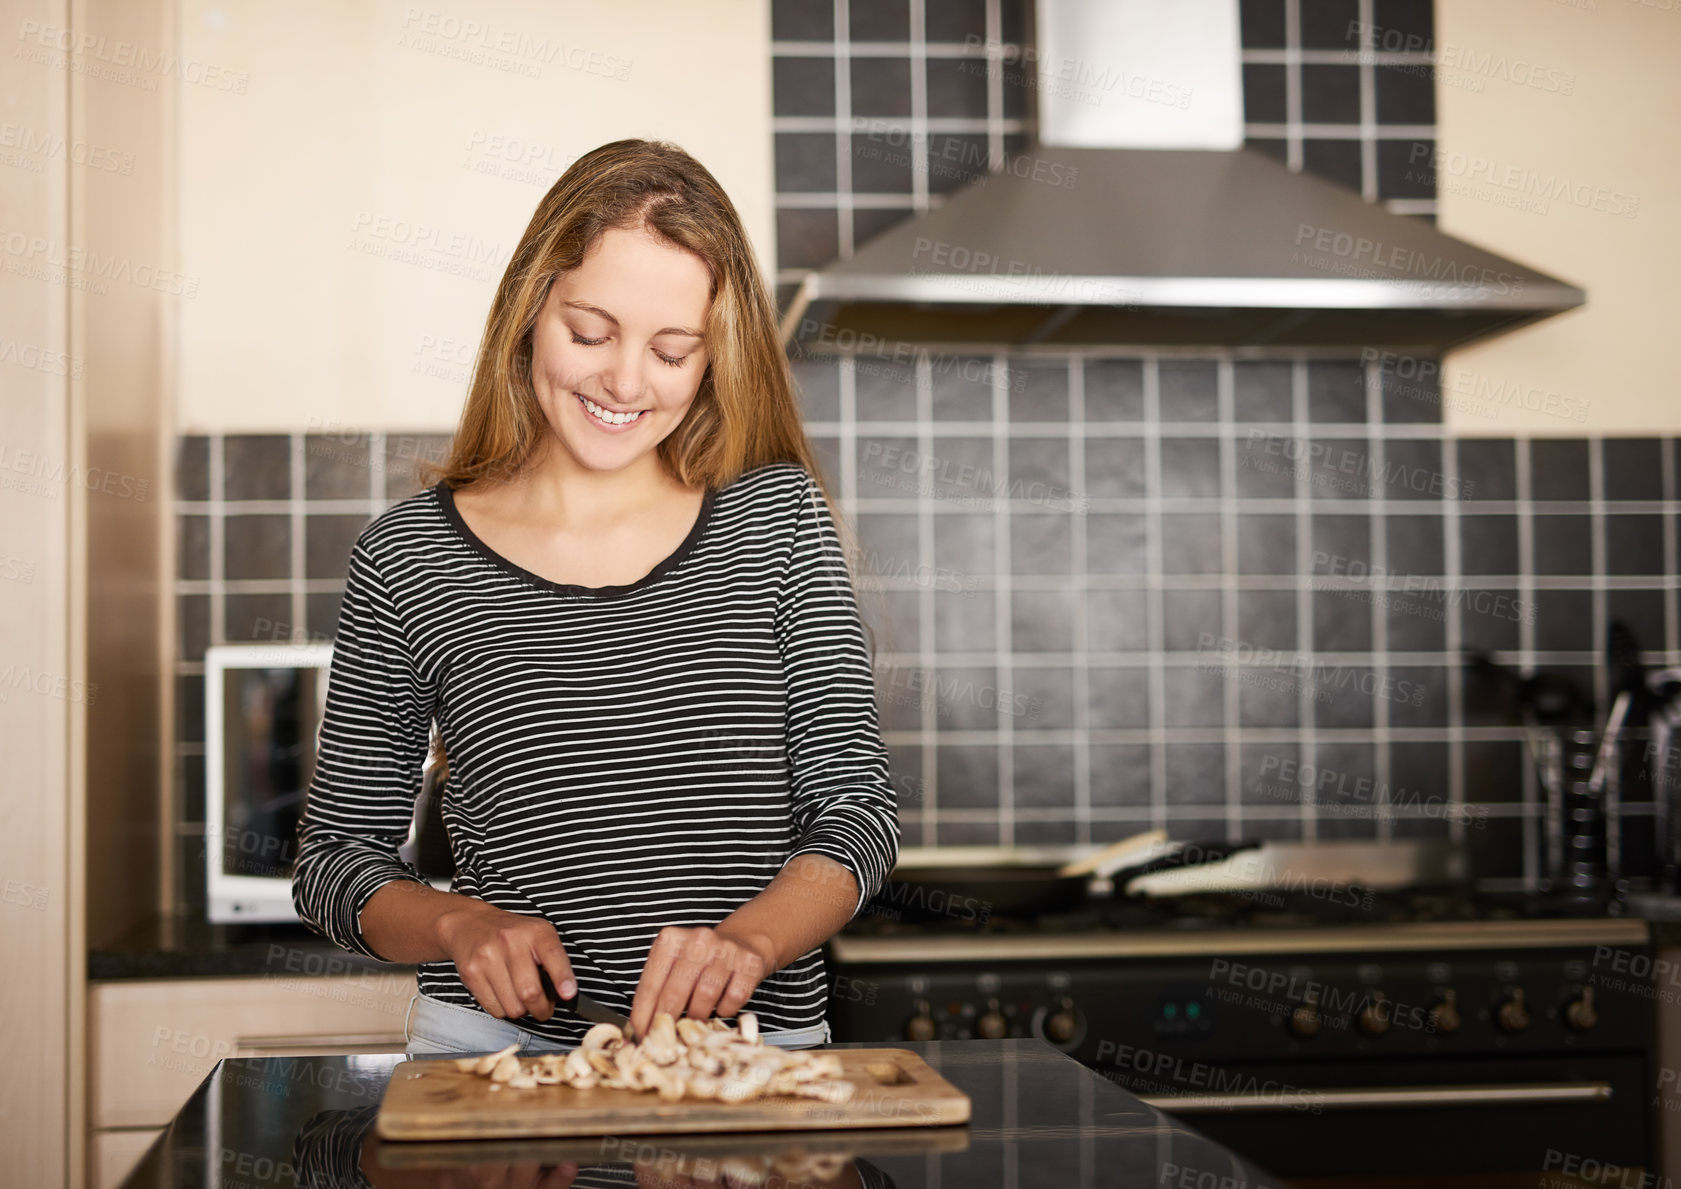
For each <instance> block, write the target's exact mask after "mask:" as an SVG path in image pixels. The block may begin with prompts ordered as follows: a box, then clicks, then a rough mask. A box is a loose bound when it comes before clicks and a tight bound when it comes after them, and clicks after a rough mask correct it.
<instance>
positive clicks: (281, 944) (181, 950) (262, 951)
mask: <svg viewBox="0 0 1681 1189" xmlns="http://www.w3.org/2000/svg"><path fill="white" fill-rule="evenodd" d="M412 969H413V967H411V966H397V965H393V964H391V963H388V962H379V961H376V960H374V959H372V958H367V957H364V956H362V955H361V954H353V953H350V952H349V951H347V950H342V949H340V948H339V947H338V946H336V945H334V944H333V943H332V942H330V941H328V940H327V939H326V938H324V937H322V936H321V935H320V934H318V933H315V932H312V931H311V930H310V929H309V927H308V926H307V925H304V924H302V923H300V922H297V921H290V922H255V921H253V922H251V923H249V924H229V925H213V924H211V923H210V922H209V921H207V920H205V919H204V917H203V916H202V915H197V916H185V915H180V916H159V917H153V918H152V919H150V920H148V921H147V922H145V924H143V925H140V926H139V927H137V928H135V929H132V930H130V931H129V932H128V933H125V934H124V935H123V936H121V937H119V938H116V939H114V940H112V941H109V942H105V943H102V944H100V945H97V946H94V947H92V948H91V949H89V951H88V978H89V979H95V980H98V979H131V978H135V979H145V978H151V979H167V978H196V977H201V976H203V977H214V976H222V977H227V976H236V975H245V976H258V977H263V976H267V977H275V976H279V975H282V974H284V975H287V976H298V975H334V974H347V973H350V972H352V971H364V970H376V971H381V972H384V973H390V972H393V971H408V970H412Z"/></svg>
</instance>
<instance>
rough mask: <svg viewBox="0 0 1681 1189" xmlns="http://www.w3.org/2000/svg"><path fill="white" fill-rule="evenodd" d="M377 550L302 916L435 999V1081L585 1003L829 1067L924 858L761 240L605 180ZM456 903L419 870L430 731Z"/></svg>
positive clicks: (722, 200)
mask: <svg viewBox="0 0 1681 1189" xmlns="http://www.w3.org/2000/svg"><path fill="white" fill-rule="evenodd" d="M428 478H433V479H436V482H434V483H433V485H432V486H430V487H428V488H427V489H426V490H424V491H422V492H420V493H418V494H416V495H414V496H411V497H409V498H408V499H405V500H403V501H401V502H399V503H397V504H395V505H394V506H392V507H391V508H389V509H387V510H386V511H385V512H384V513H382V514H381V515H380V516H379V517H377V518H376V519H375V520H374V521H373V522H372V523H370V524H369V525H368V526H367V528H366V529H364V530H363V532H362V534H361V535H360V536H359V537H358V539H357V541H356V543H355V545H354V546H353V548H352V550H351V555H350V566H349V572H348V577H347V580H346V585H345V592H344V599H343V603H342V605H341V610H340V615H339V623H338V631H337V635H336V639H335V644H334V650H333V661H332V669H331V674H330V680H329V683H328V692H327V701H326V707H325V711H324V716H323V719H322V723H321V729H320V737H319V738H320V741H319V752H318V756H317V764H316V772H315V777H314V779H313V781H312V782H311V785H310V790H309V798H308V803H307V806H306V809H305V813H304V818H303V820H302V822H301V823H300V825H299V829H298V838H299V847H298V858H297V864H296V869H295V873H294V876H293V884H292V894H293V901H294V903H295V905H296V907H297V910H298V915H299V916H300V917H301V918H302V919H303V920H304V921H305V922H306V923H308V924H309V925H310V926H311V927H312V928H314V929H315V930H317V931H319V932H321V933H322V934H324V935H325V936H327V937H329V938H331V939H332V940H333V941H335V942H337V943H338V944H339V945H341V946H344V947H345V948H347V949H350V950H353V951H356V952H359V953H362V954H367V955H370V956H372V957H375V958H379V959H382V960H385V961H390V962H401V963H416V964H418V965H419V971H420V973H419V990H420V994H419V995H418V996H417V997H416V999H415V1001H414V1002H413V1003H412V1004H411V1006H410V1020H409V1024H408V1030H409V1035H410V1052H411V1053H414V1052H441V1051H483V1050H486V1049H496V1048H500V1047H502V1046H503V1045H505V1044H507V1043H511V1042H514V1041H517V1042H519V1043H520V1044H521V1045H522V1046H524V1048H525V1049H527V1050H530V1051H537V1050H543V1049H556V1048H569V1047H572V1046H573V1045H575V1044H576V1042H577V1041H578V1040H579V1038H580V1037H581V1036H582V1035H583V1033H584V1031H585V1030H586V1029H587V1027H588V1024H587V1022H584V1021H581V1020H579V1019H578V1018H576V1017H574V1016H572V1015H571V1013H569V1012H560V1013H558V1014H556V1012H555V1010H554V1003H553V1001H552V1000H550V999H549V997H548V996H547V995H546V994H545V993H544V990H543V987H542V984H541V982H540V978H539V969H540V968H541V970H543V971H546V972H547V973H548V975H549V977H550V979H551V980H552V983H553V985H554V986H555V987H556V988H557V989H558V992H559V994H560V996H561V997H563V998H567V999H570V998H571V996H572V994H573V992H574V990H575V989H577V990H582V991H583V992H584V993H585V994H587V995H589V996H591V997H593V998H595V999H597V1000H598V1001H600V1002H602V1003H604V1004H606V1005H608V1006H610V1007H614V1008H617V1009H618V1010H620V1011H623V1012H626V1013H627V1014H629V1016H630V1018H631V1024H632V1026H633V1027H634V1028H636V1029H637V1030H638V1032H641V1031H643V1030H645V1029H646V1028H647V1026H648V1024H649V1023H650V1022H651V1021H652V1018H653V1015H654V1013H655V1012H656V1011H668V1012H671V1013H672V1014H673V1015H689V1016H692V1017H695V1018H699V1019H705V1018H707V1017H709V1016H711V1015H714V1014H716V1015H718V1016H721V1017H730V1016H733V1015H735V1014H736V1013H738V1012H741V1011H744V1010H750V1011H752V1012H754V1013H755V1014H756V1015H757V1016H758V1017H759V1021H760V1025H761V1030H762V1031H763V1032H764V1034H765V1037H766V1039H767V1040H768V1041H770V1042H772V1043H778V1044H783V1045H787V1046H803V1045H811V1044H820V1043H823V1042H825V1041H827V1040H828V1039H829V1030H828V1025H827V1022H826V1020H825V1018H824V1010H825V1003H826V999H827V994H826V987H825V979H824V972H823V961H822V954H821V951H820V949H819V948H818V947H819V946H820V945H821V944H822V942H823V941H824V940H825V939H826V938H828V937H830V936H831V935H833V934H834V933H835V932H836V931H838V930H839V929H840V928H841V926H842V925H844V924H845V923H846V922H847V921H848V920H850V919H851V918H852V917H853V916H854V915H856V913H857V912H858V910H859V909H860V908H861V907H862V905H863V904H864V902H865V901H866V900H867V899H868V898H869V897H870V896H871V895H872V894H873V893H874V892H875V891H876V889H877V888H878V887H879V886H880V884H881V882H882V880H883V879H884V878H885V876H886V874H887V872H888V871H889V870H890V869H891V868H892V866H893V863H894V860H895V858H896V856H897V854H898V839H899V827H898V819H897V815H896V811H895V805H894V799H893V794H892V788H891V785H890V784H889V779H888V768H887V753H886V749H885V747H884V746H883V744H882V740H881V733H880V729H879V726H878V724H877V716H876V706H875V700H874V687H873V682H872V678H871V670H870V664H869V658H868V653H867V648H866V643H865V639H864V634H863V631H862V624H861V623H860V620H859V616H858V611H857V604H856V600H855V598H854V595H853V591H852V587H851V582H850V575H849V572H848V569H847V565H846V559H845V553H844V552H843V550H842V548H841V544H840V541H839V538H838V536H837V532H836V525H837V524H838V523H841V518H840V517H839V516H837V515H836V514H835V512H834V510H833V509H832V507H831V506H830V504H829V500H828V496H827V494H826V492H825V491H824V489H823V486H822V484H821V481H820V478H819V475H818V471H817V467H816V466H815V463H814V460H813V455H812V451H811V447H810V443H809V442H808V441H807V439H806V437H805V433H804V430H803V428H802V426H801V424H800V420H799V414H798V410H797V406H796V404H795V400H794V395H793V386H792V380H791V376H790V372H789V368H788V363H787V358H786V356H785V355H784V354H783V352H782V349H781V345H780V343H779V341H778V339H777V336H776V331H775V319H774V312H773V307H772V304H771V302H770V299H769V296H768V294H767V293H766V290H765V286H764V283H763V281H762V279H761V277H760V274H759V272H758V269H757V266H756V264H755V262H754V258H753V255H752V251H751V247H750V245H749V243H748V240H747V237H746V235H745V233H744V232H743V230H742V227H741V222H740V218H739V216H738V215H737V213H736V211H735V208H734V206H733V205H732V204H731V203H730V201H729V199H728V198H727V197H726V196H725V194H724V193H723V191H722V189H720V187H719V186H718V183H717V181H716V180H715V179H714V178H713V177H712V175H711V174H710V173H709V172H708V171H707V170H706V169H705V168H704V167H703V166H701V165H700V164H699V163H698V162H696V161H695V160H694V159H693V158H691V157H690V156H689V155H688V154H686V153H684V152H683V151H682V150H680V149H678V148H676V147H675V146H672V145H668V144H665V143H662V142H649V141H642V140H621V141H615V142H613V143H611V144H607V145H603V146H602V147H600V148H598V149H596V150H594V151H592V152H590V153H587V154H585V155H584V156H582V157H580V158H579V159H578V160H577V161H576V162H575V163H574V164H573V165H572V167H571V168H570V169H568V170H567V171H566V174H565V176H563V177H562V178H561V179H560V180H559V181H558V182H557V183H555V185H554V187H553V188H552V189H551V190H550V191H549V193H548V194H547V195H546V196H545V197H544V199H543V201H542V202H541V204H539V206H538V208H537V212H536V214H535V215H534V216H533V218H532V220H531V223H530V225H529V226H528V227H527V228H526V230H525V234H524V236H523V237H522V238H521V240H520V243H519V246H518V248H517V249H516V250H515V252H514V255H513V258H512V259H511V260H510V261H509V264H508V268H507V271H506V272H505V273H504V274H503V277H502V281H501V284H500V285H499V286H498V288H497V292H496V296H495V299H494V301H493V302H492V305H491V310H490V316H489V319H488V322H487V326H486V330H485V335H484V340H483V342H482V344H481V346H480V350H479V356H478V360H477V363H476V365H475V368H474V373H473V378H472V382H471V385H470V389H469V393H468V397H467V403H466V407H465V410H464V412H463V414H462V418H461V424H460V427H459V428H458V430H457V432H456V435H455V439H454V443H453V447H452V452H451V454H450V456H449V458H448V459H447V460H446V461H445V462H444V463H443V464H442V465H441V466H440V467H437V468H433V474H431V475H429V476H428ZM434 716H435V717H436V720H437V728H438V735H439V737H440V738H441V740H442V742H443V743H444V744H445V745H447V754H448V765H449V779H448V781H447V783H446V784H445V789H444V800H443V804H442V816H443V820H444V823H445V825H446V828H447V831H448V835H449V841H450V848H451V851H452V853H453V855H454V859H455V866H456V876H455V880H454V882H453V884H452V890H451V891H449V892H440V891H438V890H436V889H435V888H433V887H431V886H430V885H429V884H427V883H426V882H425V881H424V880H423V879H422V878H421V877H420V876H419V874H418V873H417V872H416V871H415V870H414V869H413V868H411V867H409V866H408V865H407V864H405V863H403V862H402V861H401V860H400V859H399V858H398V855H397V848H398V845H399V844H400V843H402V842H403V841H404V839H405V838H406V837H407V835H408V831H409V824H410V821H411V820H412V814H413V807H414V799H415V797H416V795H417V794H418V792H419V789H420V784H421V769H422V764H423V762H424V760H425V756H426V751H427V746H428V740H429V724H430V723H431V721H432V719H433V718H434Z"/></svg>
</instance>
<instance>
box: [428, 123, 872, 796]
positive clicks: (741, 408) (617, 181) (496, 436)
mask: <svg viewBox="0 0 1681 1189" xmlns="http://www.w3.org/2000/svg"><path fill="white" fill-rule="evenodd" d="M615 228H618V229H624V230H635V229H638V228H646V229H647V230H648V231H650V232H652V233H653V234H654V235H656V236H658V237H660V238H662V239H664V240H666V241H668V242H670V243H671V244H673V245H675V246H677V247H679V248H684V249H687V250H688V251H690V252H693V253H694V254H695V255H697V256H699V257H700V259H701V260H702V261H704V262H705V264H706V267H707V270H708V272H709V273H710V274H711V281H712V283H711V289H710V294H709V297H710V300H709V302H708V306H707V312H706V321H705V325H704V326H703V327H702V329H703V330H704V332H705V335H706V349H707V358H708V362H707V367H706V371H705V373H704V375H703V376H702V378H701V382H700V387H699V388H698V389H697V391H696V393H695V398H694V402H693V403H692V404H691V405H690V406H689V410H688V412H687V413H686V414H685V415H684V417H683V420H682V422H681V423H680V424H679V425H678V426H677V428H676V429H674V430H672V431H671V433H669V434H667V435H666V437H665V438H664V439H663V440H661V442H660V443H659V445H658V446H657V447H655V450H656V451H657V453H658V455H659V458H660V461H661V462H662V463H663V464H664V465H665V467H666V469H667V470H668V471H669V472H670V474H671V475H672V476H673V477H674V478H675V479H676V480H677V481H678V482H680V483H682V484H683V485H685V486H691V487H692V486H696V485H698V486H701V487H704V488H706V489H707V490H709V491H716V490H717V489H719V488H721V487H725V486H727V485H728V484H730V483H732V482H734V481H735V480H736V479H737V478H739V477H740V476H741V475H742V474H744V473H745V472H747V471H750V470H752V469H754V468H755V467H759V466H763V465H765V464H768V463H773V462H793V463H798V464H799V465H800V466H801V467H803V468H804V469H805V471H806V472H807V473H808V474H809V475H811V477H812V479H813V480H814V482H815V483H816V485H817V488H818V490H819V491H820V492H821V493H822V495H823V499H824V502H825V504H827V505H828V508H829V513H830V516H831V518H832V519H833V521H834V523H835V528H836V531H837V533H838V534H839V535H840V538H841V542H842V545H843V547H844V549H845V552H846V554H847V556H848V557H851V556H853V555H854V553H855V538H854V537H853V535H852V533H851V529H850V526H849V525H848V524H847V523H846V520H845V518H844V517H843V516H842V515H841V514H840V510H839V509H838V508H837V507H836V505H835V501H834V499H833V497H832V496H831V494H830V491H829V485H828V483H827V482H826V481H825V480H824V477H823V473H822V470H821V469H820V467H819V466H818V463H817V459H816V455H815V453H814V452H813V450H812V447H811V442H810V440H809V439H808V438H807V437H806V433H805V426H804V424H803V422H802V421H801V418H800V410H799V403H798V400H797V398H796V394H795V388H794V379H793V374H792V370H791V369H790V367H789V365H788V356H787V355H786V353H785V352H784V349H783V346H782V341H781V339H780V337H779V335H778V331H777V317H776V309H775V305H774V303H773V302H772V300H771V296H770V293H769V290H768V289H767V288H766V285H765V282H764V278H763V276H762V274H761V273H760V271H759V267H758V263H757V261H756V260H755V258H754V255H753V248H752V244H751V243H750V242H749V240H748V238H747V233H746V231H745V230H744V228H743V227H742V223H741V216H740V215H739V214H738V213H737V212H736V209H735V205H734V204H733V203H731V202H730V200H729V197H728V195H726V194H725V193H724V190H723V187H721V186H720V185H719V184H718V181H717V179H716V178H714V177H713V176H712V174H711V172H710V171H709V170H708V169H707V168H706V167H705V166H704V165H702V164H701V163H700V162H699V161H697V160H695V159H694V158H693V157H691V156H690V155H689V154H688V153H686V152H684V151H683V150H682V149H681V148H679V147H677V146H676V145H674V144H671V143H669V142H666V141H659V140H641V139H626V140H615V141H613V142H611V143H610V144H604V145H602V146H601V147H599V148H596V149H592V150H591V151H589V152H587V153H585V154H584V155H583V156H581V157H579V158H578V159H577V160H576V161H574V162H573V163H572V165H571V167H570V168H568V169H567V171H566V172H565V173H564V174H562V175H561V177H560V180H559V181H557V182H555V184H554V185H553V186H551V187H550V188H549V192H548V193H547V194H545V195H544V196H543V200H542V201H541V202H540V203H538V204H537V210H536V212H535V213H534V214H533V215H532V216H531V222H530V223H529V224H527V225H526V228H525V233H524V234H523V235H522V236H521V237H520V241H519V244H518V246H517V247H516V248H515V249H514V253H513V256H512V258H511V259H510V260H509V261H508V267H507V269H506V270H505V271H504V272H503V274H502V280H501V282H500V283H499V284H498V285H497V287H496V295H495V297H494V298H492V300H491V304H490V315H489V317H488V318H487V319H486V321H485V329H484V337H483V338H482V339H481V341H480V343H479V350H478V355H477V358H476V359H475V360H474V363H473V372H472V377H471V379H470V380H469V382H468V389H467V401H466V406H465V407H464V408H463V410H462V413H461V423H460V425H459V426H458V427H457V429H456V432H455V438H454V441H453V442H452V443H451V446H450V450H449V453H448V455H447V457H445V458H444V459H443V461H442V462H441V463H433V462H424V463H422V464H421V466H420V468H419V470H420V476H421V480H422V484H423V485H424V486H428V487H429V486H431V485H432V484H434V483H437V482H440V481H441V482H443V483H445V484H446V485H447V486H448V487H449V488H450V489H451V490H456V489H459V488H462V487H467V486H470V485H471V484H473V483H476V482H480V481H483V480H492V479H506V478H512V477H514V476H516V475H518V474H519V473H520V471H521V470H522V468H524V467H525V466H526V465H527V464H528V463H530V462H531V461H532V459H533V455H534V452H535V451H536V450H537V449H538V447H539V446H541V445H542V443H543V441H544V439H545V437H546V436H547V435H548V434H549V433H551V429H550V426H549V423H548V421H547V419H546V418H545V417H544V415H543V410H542V408H541V406H540V405H539V404H538V403H537V394H536V391H535V389H534V388H533V386H532V379H531V351H532V347H531V339H532V331H533V328H534V327H535V326H536V323H537V316H538V314H539V312H540V311H541V310H542V308H543V304H544V302H545V301H546V300H547V298H548V294H549V288H550V286H551V285H552V284H553V282H554V279H555V277H556V276H557V275H559V274H561V273H565V272H569V271H571V270H572V269H575V268H577V267H578V266H579V265H581V264H582V263H583V261H584V257H585V256H586V255H587V254H588V252H589V251H590V250H591V249H592V248H593V247H594V246H595V245H596V243H597V241H598V240H600V238H601V236H602V234H603V233H605V232H606V231H608V230H610V229H615ZM847 581H848V584H849V586H850V585H851V584H852V582H853V579H852V574H851V567H850V565H849V566H848V573H847ZM853 594H854V597H856V594H857V591H856V589H855V588H854V590H853ZM865 632H866V634H867V635H868V636H869V638H870V641H871V648H872V651H873V648H874V632H873V631H872V630H871V629H870V628H869V626H868V624H866V625H865ZM432 757H433V759H434V760H435V761H437V762H440V763H441V762H443V760H444V755H443V745H442V741H441V739H437V738H436V737H435V738H434V743H433V751H432Z"/></svg>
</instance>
